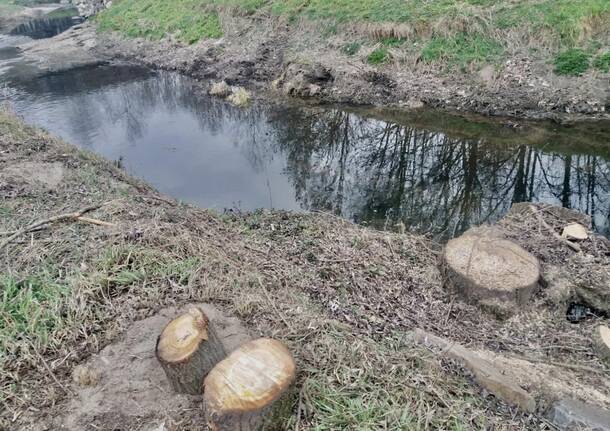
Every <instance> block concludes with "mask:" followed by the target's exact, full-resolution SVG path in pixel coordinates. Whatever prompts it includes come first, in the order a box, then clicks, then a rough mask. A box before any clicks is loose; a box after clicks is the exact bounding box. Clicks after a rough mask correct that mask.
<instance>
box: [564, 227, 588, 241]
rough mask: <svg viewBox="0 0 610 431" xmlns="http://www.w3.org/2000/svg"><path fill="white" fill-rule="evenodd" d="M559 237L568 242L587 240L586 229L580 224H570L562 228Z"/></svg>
mask: <svg viewBox="0 0 610 431" xmlns="http://www.w3.org/2000/svg"><path fill="white" fill-rule="evenodd" d="M561 236H562V237H563V238H565V239H568V240H573V241H584V240H585V239H588V238H589V234H588V233H587V228H586V227H584V226H583V225H581V224H580V223H571V224H569V225H567V226H566V227H564V228H563V233H562V234H561Z"/></svg>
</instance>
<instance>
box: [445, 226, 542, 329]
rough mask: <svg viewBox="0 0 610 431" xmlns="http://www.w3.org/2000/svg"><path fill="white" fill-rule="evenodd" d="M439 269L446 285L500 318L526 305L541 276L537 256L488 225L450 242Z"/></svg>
mask: <svg viewBox="0 0 610 431" xmlns="http://www.w3.org/2000/svg"><path fill="white" fill-rule="evenodd" d="M441 269H442V272H443V275H444V278H445V284H446V285H447V286H449V287H450V288H453V289H454V290H455V291H456V292H457V293H458V294H459V295H460V296H461V297H462V298H463V299H465V300H466V301H467V302H471V303H476V304H478V305H480V306H481V307H483V308H485V309H488V310H490V311H493V312H494V313H496V314H497V315H498V316H500V317H505V316H507V315H510V314H512V313H513V312H515V311H516V310H517V309H518V308H520V307H523V306H525V305H527V304H528V302H529V299H530V297H531V295H532V293H533V292H534V290H535V289H536V287H537V286H538V281H539V279H540V264H539V262H538V259H536V258H535V257H534V256H533V255H531V254H530V253H529V252H527V251H526V250H524V249H523V248H522V247H520V246H519V245H517V244H515V243H514V242H512V241H509V240H507V239H504V238H503V237H502V233H501V231H499V230H497V229H494V228H488V227H480V228H475V229H471V230H469V231H468V232H466V233H465V234H464V235H462V236H461V237H459V238H455V239H453V240H451V241H449V242H448V243H447V245H446V246H445V249H444V251H443V255H442V268H441Z"/></svg>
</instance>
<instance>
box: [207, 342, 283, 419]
mask: <svg viewBox="0 0 610 431" xmlns="http://www.w3.org/2000/svg"><path fill="white" fill-rule="evenodd" d="M294 378H295V363H294V359H293V357H292V354H291V353H290V352H289V351H288V349H287V348H286V346H284V344H282V343H281V342H279V341H276V340H271V339H267V338H261V339H258V340H254V341H251V342H249V343H247V344H244V345H243V346H242V347H240V348H239V349H237V350H236V351H234V352H233V353H231V354H230V355H229V356H228V357H227V358H226V359H225V360H224V361H222V362H220V363H219V364H218V365H217V366H216V367H215V368H214V369H213V370H212V371H211V372H210V374H208V376H207V377H206V379H205V383H204V388H205V391H204V394H203V403H204V409H205V412H206V418H207V422H208V425H209V427H210V429H211V430H212V431H254V430H260V429H262V428H263V427H267V426H270V427H273V423H276V421H277V423H283V422H285V420H286V414H288V415H289V414H290V411H291V410H290V409H286V410H287V412H285V411H284V410H285V409H284V408H283V407H285V406H284V404H285V403H283V402H282V399H283V397H282V395H284V394H285V393H287V390H288V388H289V386H290V385H291V383H292V382H293V381H294Z"/></svg>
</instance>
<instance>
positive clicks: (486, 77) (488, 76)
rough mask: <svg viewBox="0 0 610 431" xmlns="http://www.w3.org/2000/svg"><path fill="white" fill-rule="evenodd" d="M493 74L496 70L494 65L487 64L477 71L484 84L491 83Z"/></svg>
mask: <svg viewBox="0 0 610 431" xmlns="http://www.w3.org/2000/svg"><path fill="white" fill-rule="evenodd" d="M495 74H496V71H495V69H494V66H493V65H491V64H488V65H487V66H485V67H483V68H482V69H481V70H480V71H479V78H481V81H483V82H484V83H485V84H487V85H491V83H492V82H493V81H494V77H495Z"/></svg>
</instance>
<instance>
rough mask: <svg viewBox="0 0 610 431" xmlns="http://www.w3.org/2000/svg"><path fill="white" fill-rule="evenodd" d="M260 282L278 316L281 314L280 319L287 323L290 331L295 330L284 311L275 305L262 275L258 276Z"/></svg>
mask: <svg viewBox="0 0 610 431" xmlns="http://www.w3.org/2000/svg"><path fill="white" fill-rule="evenodd" d="M258 284H259V285H260V287H261V289H263V293H264V294H265V296H266V297H267V301H269V304H271V306H272V307H273V309H274V310H275V312H276V313H277V314H278V316H280V319H282V322H284V325H286V327H287V328H288V329H290V331H292V332H294V329H293V328H292V325H290V323H288V320H286V318H285V317H284V314H282V312H281V311H280V310H279V309H278V308H277V306H276V305H275V302H274V301H273V299H271V296H270V295H269V292H268V291H267V288H265V285H264V284H263V282H262V280H261V278H260V277H258Z"/></svg>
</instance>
